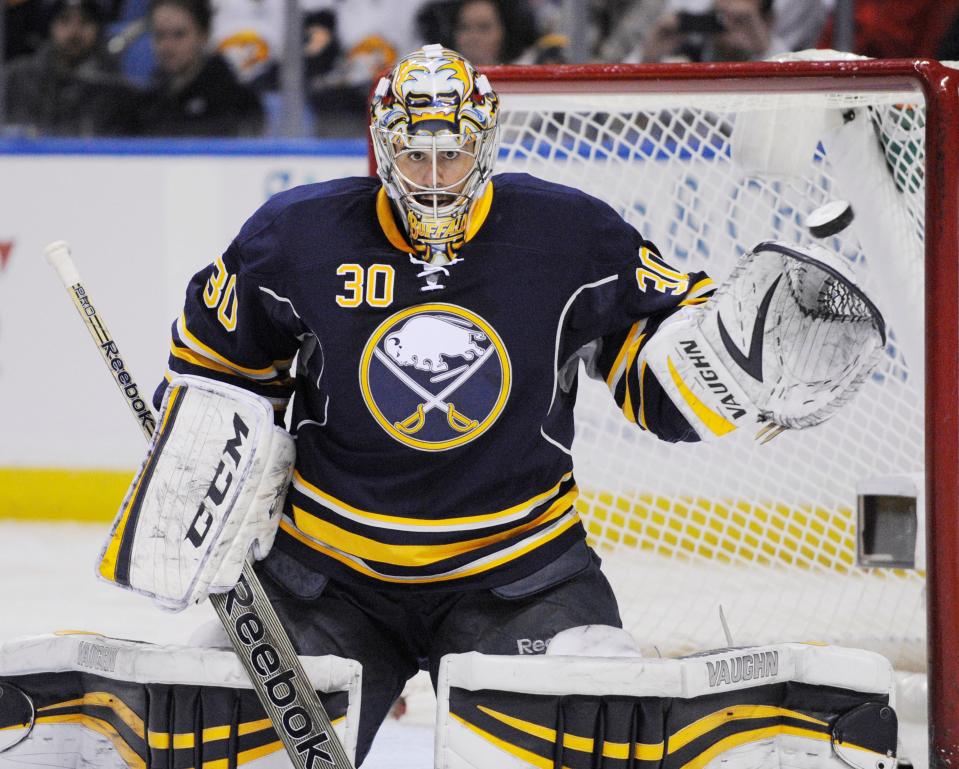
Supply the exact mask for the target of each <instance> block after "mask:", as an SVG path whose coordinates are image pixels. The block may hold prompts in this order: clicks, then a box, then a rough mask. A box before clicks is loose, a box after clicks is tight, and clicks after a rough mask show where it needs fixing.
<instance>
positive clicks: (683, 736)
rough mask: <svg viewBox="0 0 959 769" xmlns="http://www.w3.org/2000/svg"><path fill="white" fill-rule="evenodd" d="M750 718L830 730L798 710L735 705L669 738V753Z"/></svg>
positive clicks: (822, 723) (711, 714)
mask: <svg viewBox="0 0 959 769" xmlns="http://www.w3.org/2000/svg"><path fill="white" fill-rule="evenodd" d="M749 718H792V719H794V720H796V721H808V722H809V723H812V724H816V725H817V726H822V727H823V728H828V727H829V724H828V723H826V722H825V721H820V720H819V719H818V718H813V717H812V716H808V715H806V714H805V713H800V712H799V711H798V710H789V709H787V708H780V707H775V706H773V705H734V706H732V707H728V708H723V709H722V710H717V711H716V712H715V713H710V714H709V715H708V716H703V717H702V718H700V719H699V720H698V721H694V722H693V723H691V724H689V726H685V727H683V728H682V729H680V730H679V731H678V732H676V733H675V734H673V735H671V736H670V738H669V752H670V753H675V752H676V751H677V750H680V749H681V748H683V747H684V746H686V745H688V744H689V743H690V742H692V741H693V740H696V739H699V738H700V737H702V736H703V735H704V734H706V733H707V732H711V731H712V730H713V729H717V728H718V727H720V726H723V725H724V724H727V723H729V722H730V721H742V720H744V719H749Z"/></svg>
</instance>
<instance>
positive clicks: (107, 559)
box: [97, 387, 183, 582]
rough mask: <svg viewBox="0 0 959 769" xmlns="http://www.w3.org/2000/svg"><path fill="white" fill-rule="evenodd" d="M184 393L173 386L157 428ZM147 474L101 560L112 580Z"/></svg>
mask: <svg viewBox="0 0 959 769" xmlns="http://www.w3.org/2000/svg"><path fill="white" fill-rule="evenodd" d="M182 395H183V388H182V387H175V388H173V392H171V393H170V399H169V400H168V401H167V409H166V412H165V413H164V415H163V422H162V423H161V424H160V425H159V427H158V428H157V429H158V430H160V431H162V430H163V429H164V428H165V427H166V424H167V422H168V421H169V419H170V414H172V413H173V412H174V410H175V409H174V405H175V404H176V402H177V401H178V400H179V399H180V398H181V397H182ZM147 475H148V472H147V469H146V468H144V470H143V472H141V473H140V477H139V478H138V479H137V485H136V488H135V489H134V490H133V493H132V494H130V496H129V498H128V499H127V504H126V507H125V508H124V509H123V513H122V515H121V517H120V522H119V523H118V524H117V526H116V529H114V531H113V535H112V536H111V537H110V544H109V545H108V546H107V549H106V552H105V553H104V555H103V559H102V560H101V561H100V565H99V566H98V567H97V569H98V570H99V572H100V574H101V576H103V578H104V579H107V580H109V581H110V582H116V581H117V556H118V555H119V553H120V545H122V544H123V534H124V532H125V531H126V528H127V522H128V521H129V520H130V511H131V509H132V508H133V505H134V504H135V503H136V501H137V499H138V498H139V496H140V486H141V484H142V483H143V480H144V479H145V478H146V477H147Z"/></svg>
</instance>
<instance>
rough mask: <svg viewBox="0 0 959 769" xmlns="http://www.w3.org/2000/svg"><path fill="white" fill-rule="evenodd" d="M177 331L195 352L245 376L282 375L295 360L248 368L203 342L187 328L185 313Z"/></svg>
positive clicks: (257, 378) (179, 320) (181, 316)
mask: <svg viewBox="0 0 959 769" xmlns="http://www.w3.org/2000/svg"><path fill="white" fill-rule="evenodd" d="M177 333H178V334H179V335H180V339H181V340H182V341H183V342H184V344H186V346H187V347H189V348H190V349H191V350H193V351H194V352H195V353H197V354H199V355H202V356H204V357H205V358H209V359H211V360H214V361H216V362H217V363H220V364H221V365H223V366H226V367H227V368H228V369H230V370H231V371H232V372H233V373H236V374H242V375H243V376H245V377H247V378H249V379H254V380H260V379H273V378H275V377H279V376H282V374H281V371H286V370H288V369H289V367H290V364H291V363H292V362H293V359H292V358H290V359H289V360H282V361H274V362H273V365H270V366H266V367H264V368H248V367H246V366H241V365H240V364H239V363H234V362H233V361H231V360H230V359H229V358H226V357H224V356H223V355H220V353H218V352H217V351H216V350H214V349H213V348H212V347H210V346H209V345H207V344H205V343H203V342H201V341H200V340H199V339H198V338H197V337H196V336H194V335H193V332H191V331H190V329H189V328H187V325H186V316H185V315H184V314H183V313H180V317H179V318H178V319H177Z"/></svg>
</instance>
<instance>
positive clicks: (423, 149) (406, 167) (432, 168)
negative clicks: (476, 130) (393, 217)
mask: <svg viewBox="0 0 959 769" xmlns="http://www.w3.org/2000/svg"><path fill="white" fill-rule="evenodd" d="M475 147H476V141H475V140H474V139H472V138H469V137H465V138H464V137H460V136H452V135H448V134H447V135H441V136H434V135H426V136H421V137H413V138H412V139H410V140H408V141H407V140H406V139H405V137H404V138H403V139H400V140H398V141H397V142H396V143H395V144H394V148H395V151H396V175H397V177H398V181H399V182H400V184H401V185H402V187H403V188H404V192H405V193H406V198H407V202H408V204H409V205H410V206H411V207H416V208H419V209H421V210H423V211H424V212H430V213H432V214H433V215H437V214H438V213H439V211H440V210H441V209H445V208H447V207H448V206H454V207H455V206H457V205H461V204H462V203H463V202H465V201H463V197H464V196H463V191H464V190H465V188H466V186H467V183H468V181H469V180H470V177H471V175H472V174H473V172H474V170H475V168H476V153H475V151H474V149H475Z"/></svg>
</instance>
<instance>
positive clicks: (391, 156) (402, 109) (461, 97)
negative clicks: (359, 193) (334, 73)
mask: <svg viewBox="0 0 959 769" xmlns="http://www.w3.org/2000/svg"><path fill="white" fill-rule="evenodd" d="M498 110H499V99H498V98H497V96H496V93H495V92H494V91H493V89H492V87H491V86H490V84H489V81H488V80H487V79H486V76H485V75H480V74H478V73H477V72H476V70H475V69H474V68H473V65H472V64H470V63H469V62H468V61H467V60H466V59H464V58H463V57H462V56H460V55H459V54H458V53H456V52H455V51H451V50H449V49H445V48H443V47H442V46H439V45H427V46H424V47H423V48H422V49H421V50H418V51H414V52H413V53H412V54H410V55H409V56H407V57H406V58H404V59H402V60H401V61H399V62H398V63H397V64H396V66H395V67H394V68H393V69H392V71H391V72H390V73H389V75H387V76H386V77H384V78H382V79H381V80H380V82H379V83H378V84H377V86H376V90H375V91H374V93H373V99H372V101H371V104H370V118H371V124H370V131H371V133H372V136H373V153H374V155H375V157H376V165H377V173H378V174H379V177H380V179H381V180H382V182H383V186H384V188H385V189H386V193H387V195H388V196H389V198H390V200H391V201H392V202H393V205H394V206H395V207H396V208H397V210H398V212H399V214H400V217H401V218H402V221H403V226H404V228H405V229H406V233H407V235H408V236H409V239H410V243H411V244H412V246H413V248H414V250H415V251H416V255H417V256H418V257H419V258H420V259H423V260H424V261H428V262H434V261H436V262H439V263H443V262H444V261H452V260H453V259H454V258H455V257H456V252H457V251H458V250H459V248H460V247H461V246H462V245H463V243H464V242H465V238H466V230H467V224H468V221H469V214H470V209H471V207H472V206H473V203H474V202H475V201H476V200H478V199H479V198H480V196H481V195H482V193H483V191H484V190H485V188H486V184H487V182H488V181H489V178H490V176H491V175H492V173H493V161H494V159H495V157H496V147H497V138H498V131H497V125H496V120H497V114H498Z"/></svg>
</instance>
